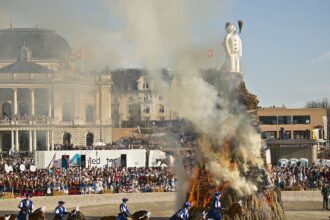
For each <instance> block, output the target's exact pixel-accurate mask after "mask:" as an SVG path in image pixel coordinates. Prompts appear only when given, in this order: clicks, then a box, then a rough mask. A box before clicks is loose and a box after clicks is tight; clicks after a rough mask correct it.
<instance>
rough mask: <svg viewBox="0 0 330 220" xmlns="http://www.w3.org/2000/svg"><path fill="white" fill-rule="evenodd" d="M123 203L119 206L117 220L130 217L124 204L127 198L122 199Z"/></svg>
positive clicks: (125, 219) (124, 219)
mask: <svg viewBox="0 0 330 220" xmlns="http://www.w3.org/2000/svg"><path fill="white" fill-rule="evenodd" d="M122 201H123V202H122V203H121V204H120V206H119V215H118V217H117V220H127V217H130V216H131V213H130V212H129V210H128V207H127V204H126V202H127V201H128V199H127V198H123V200H122Z"/></svg>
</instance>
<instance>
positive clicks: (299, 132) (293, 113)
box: [257, 107, 327, 140]
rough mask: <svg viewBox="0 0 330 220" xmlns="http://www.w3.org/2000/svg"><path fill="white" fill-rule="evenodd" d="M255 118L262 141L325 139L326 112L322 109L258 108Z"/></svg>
mask: <svg viewBox="0 0 330 220" xmlns="http://www.w3.org/2000/svg"><path fill="white" fill-rule="evenodd" d="M257 116H258V120H259V126H260V131H261V135H262V137H263V138H264V139H287V140H290V139H294V140H301V139H304V140H306V139H324V140H326V139H327V135H324V132H325V131H326V130H327V111H326V109H323V108H301V109H288V108H285V107H270V108H258V109H257Z"/></svg>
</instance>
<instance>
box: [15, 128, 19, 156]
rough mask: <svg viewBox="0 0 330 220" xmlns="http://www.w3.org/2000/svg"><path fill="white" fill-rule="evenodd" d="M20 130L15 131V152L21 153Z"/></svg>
mask: <svg viewBox="0 0 330 220" xmlns="http://www.w3.org/2000/svg"><path fill="white" fill-rule="evenodd" d="M19 151H20V150H19V140H18V130H16V131H15V152H19Z"/></svg>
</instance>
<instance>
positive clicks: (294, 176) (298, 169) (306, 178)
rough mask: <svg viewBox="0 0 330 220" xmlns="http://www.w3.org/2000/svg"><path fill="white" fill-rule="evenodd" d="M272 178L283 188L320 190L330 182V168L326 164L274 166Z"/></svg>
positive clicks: (276, 184)
mask: <svg viewBox="0 0 330 220" xmlns="http://www.w3.org/2000/svg"><path fill="white" fill-rule="evenodd" d="M272 180H273V183H274V184H275V186H277V187H279V188H280V189H282V190H293V191H299V190H319V189H321V187H322V185H323V184H324V183H329V182H330V170H329V167H327V166H325V165H315V164H313V165H311V166H302V165H300V166H289V167H277V166H275V167H273V168H272Z"/></svg>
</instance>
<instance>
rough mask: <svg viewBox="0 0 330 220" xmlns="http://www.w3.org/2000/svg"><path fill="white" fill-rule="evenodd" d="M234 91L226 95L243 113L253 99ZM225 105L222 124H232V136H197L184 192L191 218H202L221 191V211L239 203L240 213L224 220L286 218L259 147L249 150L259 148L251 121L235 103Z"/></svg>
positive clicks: (246, 94)
mask: <svg viewBox="0 0 330 220" xmlns="http://www.w3.org/2000/svg"><path fill="white" fill-rule="evenodd" d="M222 88H224V87H222ZM227 88H228V87H227ZM236 88H238V89H234V90H233V92H231V93H230V94H229V96H230V99H232V100H239V102H240V103H243V105H244V106H246V107H247V108H246V109H247V110H249V106H256V103H252V102H253V100H256V97H255V96H253V95H252V94H249V93H248V92H247V90H246V88H245V86H244V84H243V85H242V84H241V85H240V86H238V87H236ZM220 92H221V91H220ZM222 92H223V91H222ZM227 95H228V94H227ZM253 98H254V99H253ZM233 102H235V101H233ZM240 105H242V104H240ZM228 106H229V107H228ZM228 106H227V110H228V109H229V110H228V111H229V112H230V114H232V115H231V116H229V117H228V119H227V120H225V121H224V122H223V123H228V124H235V123H236V125H235V126H233V127H235V129H236V130H235V129H234V130H233V131H232V132H230V133H231V134H233V133H234V134H233V135H229V133H228V134H227V135H226V136H223V137H221V138H218V137H214V136H212V134H213V132H210V134H200V135H199V140H198V142H199V147H198V149H197V153H196V155H197V157H198V158H196V161H198V162H197V164H196V166H195V168H194V169H193V171H192V175H191V177H190V179H189V190H188V192H187V200H188V201H190V202H191V203H192V209H191V213H190V214H191V218H192V219H200V218H202V215H201V213H202V212H203V211H207V209H208V208H209V204H210V202H211V200H212V198H213V195H214V193H215V192H217V191H221V192H222V193H223V196H222V198H221V203H222V206H223V207H224V208H226V209H227V210H228V209H229V207H231V206H232V205H233V204H241V207H242V209H243V210H244V211H241V212H240V211H236V212H239V213H236V212H235V211H234V212H229V213H227V214H228V215H225V219H237V220H238V219H247V220H252V219H254V220H255V219H256V220H259V219H260V220H261V219H262V220H264V219H279V220H281V219H286V217H285V214H284V211H283V207H282V203H281V195H280V192H279V191H278V190H277V189H275V188H274V186H273V184H272V183H271V180H270V177H269V176H270V175H269V171H268V170H267V168H266V166H265V165H266V164H265V161H264V160H263V158H262V156H261V153H260V147H256V146H254V147H251V145H256V144H259V146H260V145H261V143H260V139H258V138H256V140H258V141H259V143H258V142H257V141H255V142H254V141H251V139H253V138H251V137H254V135H255V134H257V132H256V131H255V129H252V128H251V120H249V119H248V118H244V117H242V115H241V113H238V112H239V111H236V110H235V109H237V104H234V105H231V104H229V105H228ZM220 108H221V107H220ZM222 110H223V109H222ZM232 116H234V117H232ZM235 117H236V118H235ZM237 123H240V124H237ZM227 127H228V126H227ZM219 130H221V129H219ZM221 131H222V130H221ZM255 149H258V151H259V152H256V151H255ZM238 202H240V203H238Z"/></svg>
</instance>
